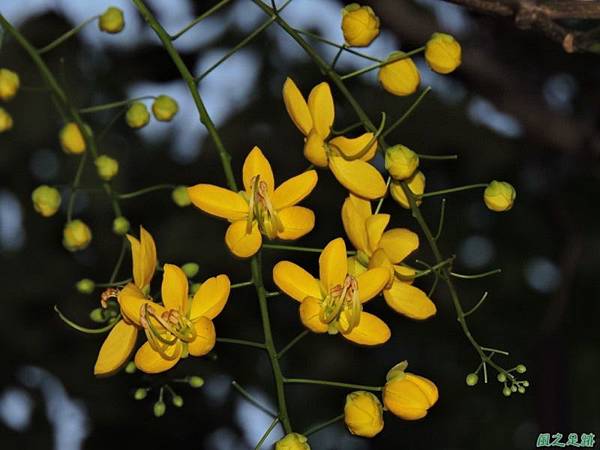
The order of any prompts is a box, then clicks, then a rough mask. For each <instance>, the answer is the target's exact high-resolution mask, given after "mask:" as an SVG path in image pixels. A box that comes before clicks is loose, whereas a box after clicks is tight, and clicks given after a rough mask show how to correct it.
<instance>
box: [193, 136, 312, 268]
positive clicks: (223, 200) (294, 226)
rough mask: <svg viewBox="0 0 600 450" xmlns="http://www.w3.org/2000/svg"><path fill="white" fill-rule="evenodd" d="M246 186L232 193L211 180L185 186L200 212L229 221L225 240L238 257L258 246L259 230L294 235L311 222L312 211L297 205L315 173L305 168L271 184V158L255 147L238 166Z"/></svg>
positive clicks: (308, 190) (307, 229) (274, 235)
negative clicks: (268, 158)
mask: <svg viewBox="0 0 600 450" xmlns="http://www.w3.org/2000/svg"><path fill="white" fill-rule="evenodd" d="M242 172H243V180H244V189H245V190H244V191H241V192H232V191H230V190H228V189H224V188H221V187H218V186H213V185H211V184H197V185H196V186H192V187H189V188H188V194H189V197H190V200H191V201H192V203H193V204H194V205H196V206H197V207H198V208H200V209H201V210H202V211H204V212H207V213H209V214H212V215H213V216H217V217H221V218H223V219H227V220H229V222H231V225H230V226H229V228H228V229H227V232H226V233H225V243H226V244H227V247H229V249H230V250H231V252H232V253H233V254H234V255H236V256H238V257H240V258H248V257H250V256H252V255H254V254H255V253H256V252H257V251H258V249H259V248H260V246H261V245H262V235H264V236H266V237H267V238H268V239H275V238H278V239H284V240H294V239H298V238H300V237H302V236H304V235H305V234H307V233H308V232H310V231H311V230H312V229H313V227H314V226H315V215H314V213H313V212H312V211H311V210H310V209H308V208H304V207H302V206H295V205H296V204H297V203H299V202H300V201H302V199H304V198H305V197H306V196H307V195H308V194H310V193H311V192H312V190H313V189H314V187H315V185H316V184H317V172H315V171H314V170H308V171H306V172H304V173H302V174H300V175H297V176H295V177H293V178H290V179H289V180H287V181H285V182H284V183H282V184H280V185H279V186H278V187H277V189H275V181H274V178H273V171H272V170H271V165H270V164H269V161H268V160H267V159H266V158H265V156H264V155H263V153H262V151H261V150H260V149H259V148H258V147H254V148H253V149H252V151H251V152H250V153H249V154H248V156H247V157H246V160H245V161H244V167H243V169H242Z"/></svg>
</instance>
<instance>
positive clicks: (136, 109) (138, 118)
mask: <svg viewBox="0 0 600 450" xmlns="http://www.w3.org/2000/svg"><path fill="white" fill-rule="evenodd" d="M125 120H126V121H127V125H129V126H130V127H131V128H143V127H145V126H146V125H147V124H148V122H149V121H150V113H149V112H148V108H146V105H144V104H143V103H142V102H134V103H132V104H131V106H130V107H129V109H128V110H127V114H126V115H125Z"/></svg>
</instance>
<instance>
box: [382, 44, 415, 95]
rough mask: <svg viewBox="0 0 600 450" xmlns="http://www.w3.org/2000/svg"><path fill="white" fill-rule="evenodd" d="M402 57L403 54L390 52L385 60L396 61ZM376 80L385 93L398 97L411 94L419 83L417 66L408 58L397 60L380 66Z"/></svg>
mask: <svg viewBox="0 0 600 450" xmlns="http://www.w3.org/2000/svg"><path fill="white" fill-rule="evenodd" d="M403 55H404V53H403V52H392V53H391V54H390V55H389V56H388V58H387V59H388V61H389V60H390V59H398V58H401V57H402V56H403ZM378 78H379V82H380V83H381V85H382V86H383V88H384V89H385V90H386V91H388V92H389V93H390V94H394V95H399V96H405V95H410V94H413V93H414V92H415V91H416V90H417V88H418V87H419V83H420V82H421V76H420V75H419V71H418V69H417V66H415V63H414V62H413V60H412V59H410V58H403V59H398V61H394V62H391V63H389V64H386V65H384V66H382V67H381V69H379V75H378Z"/></svg>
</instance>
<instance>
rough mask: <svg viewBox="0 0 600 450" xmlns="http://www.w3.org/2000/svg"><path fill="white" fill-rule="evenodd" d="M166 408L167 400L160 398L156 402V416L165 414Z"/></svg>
mask: <svg viewBox="0 0 600 450" xmlns="http://www.w3.org/2000/svg"><path fill="white" fill-rule="evenodd" d="M166 410H167V405H165V402H163V401H162V400H159V401H157V402H156V403H155V404H154V408H153V411H154V416H155V417H162V416H164V415H165V411H166Z"/></svg>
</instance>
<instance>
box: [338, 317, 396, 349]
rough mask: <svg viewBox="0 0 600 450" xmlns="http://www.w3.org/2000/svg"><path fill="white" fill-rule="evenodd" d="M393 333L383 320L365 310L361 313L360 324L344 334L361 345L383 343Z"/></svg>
mask: <svg viewBox="0 0 600 450" xmlns="http://www.w3.org/2000/svg"><path fill="white" fill-rule="evenodd" d="M341 317H344V316H343V315H342V316H341ZM391 335H392V333H391V331H390V329H389V327H388V326H387V325H386V324H385V322H384V321H383V320H381V319H380V318H379V317H377V316H374V315H373V314H369V313H367V312H364V311H363V312H362V313H361V314H360V322H359V324H358V326H357V327H356V328H354V329H353V330H352V331H351V332H350V333H347V334H342V336H344V337H345V338H346V339H348V340H349V341H352V342H354V343H356V344H360V345H381V344H383V343H385V342H387V341H388V339H389V338H390V336H391Z"/></svg>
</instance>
